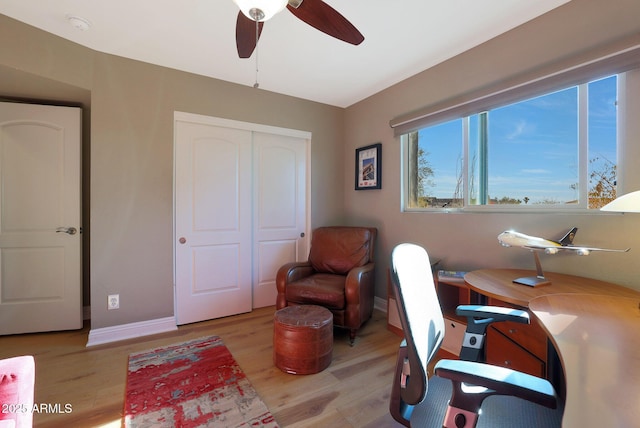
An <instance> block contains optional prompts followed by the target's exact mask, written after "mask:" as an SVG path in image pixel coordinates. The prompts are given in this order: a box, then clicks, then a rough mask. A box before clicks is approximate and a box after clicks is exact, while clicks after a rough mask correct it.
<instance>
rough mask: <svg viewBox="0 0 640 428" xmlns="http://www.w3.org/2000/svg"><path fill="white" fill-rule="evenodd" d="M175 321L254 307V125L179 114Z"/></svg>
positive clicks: (177, 136) (179, 321)
mask: <svg viewBox="0 0 640 428" xmlns="http://www.w3.org/2000/svg"><path fill="white" fill-rule="evenodd" d="M175 147H176V151H175V167H176V170H175V180H176V182H175V188H176V190H175V193H176V201H175V212H176V225H175V228H176V230H175V239H176V243H175V259H176V266H175V269H176V321H177V323H178V324H186V323H192V322H197V321H202V320H206V319H212V318H218V317H223V316H227V315H233V314H238V313H242V312H249V311H251V269H250V268H249V266H251V251H252V250H251V169H250V168H246V167H245V166H246V165H251V132H249V131H245V130H238V129H232V128H224V127H217V126H210V125H207V124H200V123H193V122H189V121H180V120H177V121H176V139H175Z"/></svg>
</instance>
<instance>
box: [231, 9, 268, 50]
mask: <svg viewBox="0 0 640 428" xmlns="http://www.w3.org/2000/svg"><path fill="white" fill-rule="evenodd" d="M263 25H264V23H263V22H259V23H258V37H257V38H256V21H253V20H251V19H249V18H247V17H246V16H244V14H243V13H242V12H238V20H237V21H236V46H237V48H238V56H239V57H240V58H249V57H250V56H251V55H252V54H253V50H254V49H255V48H256V43H257V42H258V40H257V39H259V38H260V34H262V27H263Z"/></svg>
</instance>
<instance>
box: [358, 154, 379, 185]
mask: <svg viewBox="0 0 640 428" xmlns="http://www.w3.org/2000/svg"><path fill="white" fill-rule="evenodd" d="M355 173H356V176H355V178H356V183H355V184H356V187H355V189H356V190H370V189H381V188H382V143H376V144H371V145H370V146H365V147H360V148H358V149H356V167H355Z"/></svg>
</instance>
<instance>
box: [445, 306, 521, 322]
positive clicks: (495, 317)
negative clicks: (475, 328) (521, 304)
mask: <svg viewBox="0 0 640 428" xmlns="http://www.w3.org/2000/svg"><path fill="white" fill-rule="evenodd" d="M456 314H457V315H460V316H463V317H467V320H469V321H478V320H477V319H475V318H482V319H483V320H480V321H482V323H483V324H490V323H492V322H496V321H513V322H519V323H523V324H529V313H528V312H527V311H522V310H520V309H513V308H505V307H502V306H487V305H460V306H458V307H457V308H456Z"/></svg>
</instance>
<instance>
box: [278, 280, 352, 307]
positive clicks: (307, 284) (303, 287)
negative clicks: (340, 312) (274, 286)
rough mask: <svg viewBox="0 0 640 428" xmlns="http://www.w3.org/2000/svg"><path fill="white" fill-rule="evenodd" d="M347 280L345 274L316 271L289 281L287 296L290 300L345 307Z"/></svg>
mask: <svg viewBox="0 0 640 428" xmlns="http://www.w3.org/2000/svg"><path fill="white" fill-rule="evenodd" d="M345 280H346V277H345V276H343V275H334V274H330V273H316V274H313V275H311V276H307V277H305V278H302V279H299V280H297V281H295V282H291V283H289V284H288V285H287V289H286V292H285V296H286V297H287V301H288V302H293V303H298V304H310V305H311V304H314V305H320V306H324V307H325V308H329V309H344V305H345V297H344V284H345Z"/></svg>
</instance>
